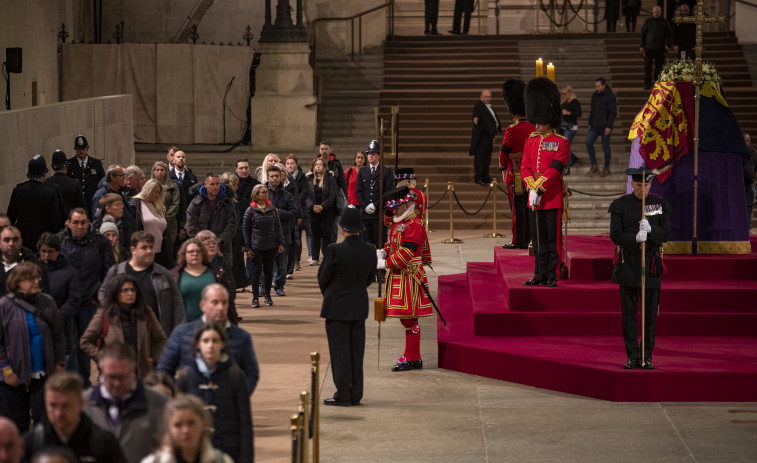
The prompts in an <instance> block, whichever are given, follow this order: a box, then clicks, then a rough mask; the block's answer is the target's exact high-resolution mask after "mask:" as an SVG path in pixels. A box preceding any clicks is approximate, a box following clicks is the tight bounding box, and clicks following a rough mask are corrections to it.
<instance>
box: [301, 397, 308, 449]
mask: <svg viewBox="0 0 757 463" xmlns="http://www.w3.org/2000/svg"><path fill="white" fill-rule="evenodd" d="M309 405H310V394H309V393H308V392H307V391H302V392H300V414H301V415H302V430H303V431H304V432H303V433H302V436H303V441H304V442H303V443H302V446H301V447H302V460H301V461H302V462H303V463H307V462H309V461H310V458H308V439H309V436H310V413H309V410H308V406H309Z"/></svg>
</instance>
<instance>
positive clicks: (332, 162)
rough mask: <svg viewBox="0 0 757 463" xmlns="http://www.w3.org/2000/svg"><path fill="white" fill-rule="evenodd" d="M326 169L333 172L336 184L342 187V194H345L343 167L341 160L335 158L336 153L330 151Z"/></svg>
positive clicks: (345, 184)
mask: <svg viewBox="0 0 757 463" xmlns="http://www.w3.org/2000/svg"><path fill="white" fill-rule="evenodd" d="M328 169H329V170H330V171H331V172H333V173H334V176H335V177H336V183H337V185H339V188H341V189H342V192H343V193H344V195H345V196H347V179H346V178H345V177H344V168H343V167H342V162H341V161H340V160H339V159H337V158H336V154H334V153H331V156H330V157H329V165H328Z"/></svg>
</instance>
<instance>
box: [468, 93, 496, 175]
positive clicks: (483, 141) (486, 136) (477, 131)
mask: <svg viewBox="0 0 757 463" xmlns="http://www.w3.org/2000/svg"><path fill="white" fill-rule="evenodd" d="M499 131H500V124H499V117H498V116H497V113H496V112H495V111H494V107H492V92H490V91H489V90H482V91H481V100H479V101H478V102H476V105H475V106H474V107H473V135H472V136H471V141H470V153H469V154H470V155H471V156H473V172H474V173H475V181H476V183H478V184H479V185H488V184H489V183H491V181H492V177H491V175H490V174H489V165H490V164H491V163H492V142H493V140H494V135H495V134H496V133H497V132H499Z"/></svg>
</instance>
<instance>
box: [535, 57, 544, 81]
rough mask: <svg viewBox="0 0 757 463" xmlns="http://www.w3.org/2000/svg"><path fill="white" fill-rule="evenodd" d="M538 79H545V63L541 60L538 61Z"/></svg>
mask: <svg viewBox="0 0 757 463" xmlns="http://www.w3.org/2000/svg"><path fill="white" fill-rule="evenodd" d="M536 77H544V63H543V62H542V60H541V58H539V59H537V60H536Z"/></svg>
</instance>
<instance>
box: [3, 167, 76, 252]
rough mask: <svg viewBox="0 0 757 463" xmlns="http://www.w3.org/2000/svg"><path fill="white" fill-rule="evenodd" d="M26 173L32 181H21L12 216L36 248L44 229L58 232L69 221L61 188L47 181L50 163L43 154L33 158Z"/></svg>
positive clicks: (10, 208)
mask: <svg viewBox="0 0 757 463" xmlns="http://www.w3.org/2000/svg"><path fill="white" fill-rule="evenodd" d="M28 170H29V171H28V172H27V173H26V176H27V177H28V178H29V181H27V182H24V183H19V184H18V185H16V187H15V188H14V189H13V192H12V193H11V199H10V202H9V203H8V219H9V220H10V223H11V225H15V226H16V227H17V228H18V229H19V230H20V231H21V236H23V237H24V240H25V241H26V243H27V244H28V245H29V248H30V249H31V250H32V251H36V250H37V240H38V239H39V237H40V235H42V233H44V232H50V233H58V232H59V231H61V230H62V229H63V225H64V223H65V221H66V207H65V206H64V205H63V198H62V197H61V195H60V191H59V190H58V187H57V186H55V185H48V184H46V183H45V174H46V173H47V163H46V162H45V158H43V157H42V156H41V155H39V154H38V155H36V156H34V157H33V158H32V159H31V160H30V161H29V169H28Z"/></svg>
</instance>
